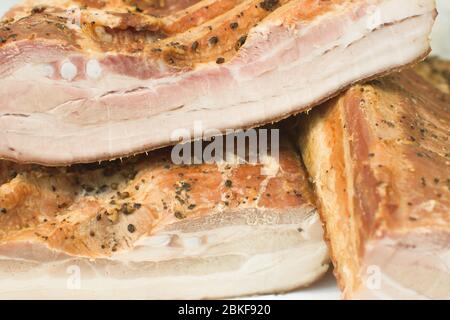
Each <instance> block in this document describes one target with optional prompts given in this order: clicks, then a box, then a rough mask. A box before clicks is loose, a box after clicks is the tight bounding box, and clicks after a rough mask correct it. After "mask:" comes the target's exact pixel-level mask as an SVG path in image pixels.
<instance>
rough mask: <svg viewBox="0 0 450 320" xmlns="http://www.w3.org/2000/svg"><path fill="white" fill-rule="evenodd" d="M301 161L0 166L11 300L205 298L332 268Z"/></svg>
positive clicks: (5, 282)
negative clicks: (65, 166)
mask: <svg viewBox="0 0 450 320" xmlns="http://www.w3.org/2000/svg"><path fill="white" fill-rule="evenodd" d="M328 262H329V261H328V249H327V246H326V244H325V242H324V241H323V233H322V226H321V222H320V220H319V217H318V214H317V212H316V209H315V206H314V204H313V195H312V192H311V190H310V187H309V185H308V181H307V178H306V173H305V170H304V167H303V165H302V163H301V160H300V156H299V154H298V153H297V152H296V151H295V150H294V147H293V146H292V145H287V144H286V145H284V146H282V148H281V151H280V156H279V161H277V160H276V158H272V157H270V156H268V157H267V158H266V160H265V161H263V164H258V165H251V164H236V161H233V160H228V161H227V162H223V163H220V164H202V165H189V166H186V165H184V166H183V165H180V166H177V165H172V164H171V162H170V152H169V151H168V150H166V149H163V150H158V151H155V152H154V153H152V154H151V156H149V157H145V156H141V157H135V158H131V159H128V160H126V161H124V162H123V163H121V162H118V161H116V162H109V163H107V164H103V165H77V166H74V167H70V168H45V167H40V166H37V165H17V164H14V163H12V162H6V161H3V162H0V276H1V278H2V286H1V290H0V298H7V299H12V298H36V297H39V298H57V299H61V298H84V299H87V298H89V299H90V298H93V299H100V298H102V299H105V298H126V299H132V298H134V299H140V298H144V299H197V298H218V297H232V296H233V297H234V296H241V295H250V294H263V293H275V292H285V291H289V290H293V289H296V288H299V287H303V286H306V285H309V284H310V283H312V282H313V281H315V280H316V279H318V278H319V277H321V276H322V275H323V274H324V273H325V272H326V270H327V268H328Z"/></svg>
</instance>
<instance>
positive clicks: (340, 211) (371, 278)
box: [299, 70, 450, 299]
mask: <svg viewBox="0 0 450 320" xmlns="http://www.w3.org/2000/svg"><path fill="white" fill-rule="evenodd" d="M449 107H450V96H449V95H448V94H446V93H444V92H440V91H439V90H437V89H435V88H434V87H433V86H431V85H430V84H429V83H427V82H426V81H424V80H422V79H421V78H420V77H419V76H418V75H417V74H416V73H415V72H413V71H412V70H411V71H405V72H403V73H401V74H396V75H394V76H390V77H386V78H384V79H380V80H376V81H373V82H370V83H368V84H367V85H357V86H354V87H352V88H351V89H350V90H348V91H347V92H346V93H345V94H343V95H342V96H341V97H339V98H337V99H334V100H332V101H331V102H329V103H327V104H326V105H325V106H323V107H321V108H318V109H317V110H313V112H312V113H311V114H310V117H308V118H307V119H306V118H305V119H303V120H302V121H303V122H302V123H301V126H302V127H303V128H304V129H305V130H302V133H301V135H300V139H299V144H300V147H301V148H302V154H303V158H304V161H305V164H306V167H307V169H308V171H309V173H310V175H311V177H312V179H313V181H314V186H315V190H316V194H317V196H318V198H319V200H320V211H321V215H322V219H323V221H324V223H325V226H326V239H327V240H328V241H329V245H330V250H331V253H330V255H331V257H332V260H333V262H334V266H335V274H336V276H337V278H338V281H339V284H340V287H341V288H342V290H343V295H344V297H345V298H350V299H372V298H377V299H378V298H386V299H391V298H395V299H430V298H431V299H450V179H449V178H450V168H449V165H450V141H449V136H450V135H449V133H450V110H449Z"/></svg>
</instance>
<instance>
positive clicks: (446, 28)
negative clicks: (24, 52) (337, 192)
mask: <svg viewBox="0 0 450 320" xmlns="http://www.w3.org/2000/svg"><path fill="white" fill-rule="evenodd" d="M0 1H1V4H0V16H1V15H3V13H4V12H5V11H6V10H8V8H9V7H11V6H12V5H14V4H16V3H19V2H20V0H0ZM437 4H438V10H439V12H440V14H439V17H438V21H437V23H436V26H435V29H434V34H433V54H437V55H440V56H442V57H445V58H447V59H450V0H437ZM339 295H340V294H339V290H338V289H337V286H336V281H335V280H334V278H333V276H332V275H331V272H329V273H328V274H327V275H326V277H325V278H324V279H322V280H320V281H319V282H318V283H316V284H314V285H313V286H312V287H310V288H306V289H303V290H299V291H297V292H293V293H290V294H285V295H277V296H264V297H257V298H258V299H260V298H262V299H339Z"/></svg>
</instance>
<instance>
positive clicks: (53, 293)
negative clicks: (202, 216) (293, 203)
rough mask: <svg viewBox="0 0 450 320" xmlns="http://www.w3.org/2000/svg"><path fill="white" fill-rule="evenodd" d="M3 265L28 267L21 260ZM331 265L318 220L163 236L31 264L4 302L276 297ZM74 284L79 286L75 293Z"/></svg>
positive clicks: (5, 289) (6, 287) (11, 283)
mask: <svg viewBox="0 0 450 320" xmlns="http://www.w3.org/2000/svg"><path fill="white" fill-rule="evenodd" d="M299 228H301V229H302V231H301V232H300V231H299V230H298V229H299ZM304 234H308V236H307V237H304ZM174 239H176V241H174ZM0 260H1V262H2V265H9V266H13V265H14V264H15V263H17V265H21V266H26V265H27V261H26V260H23V259H14V258H11V257H0ZM328 262H329V259H328V250H327V246H326V244H325V242H324V241H323V233H322V229H321V224H320V222H319V219H318V218H317V214H309V215H305V217H304V220H303V221H301V222H299V223H297V224H292V225H277V226H273V225H272V226H266V225H260V226H248V225H240V226H228V227H222V228H215V229H212V230H205V231H201V232H195V233H186V234H183V233H182V232H179V231H178V232H175V231H173V232H166V233H158V234H156V235H153V236H149V237H144V238H142V239H141V240H140V241H139V242H138V243H137V244H136V246H135V248H133V250H130V251H128V252H123V253H118V254H116V255H114V257H113V258H112V259H108V260H105V259H96V260H89V259H83V258H76V257H66V258H65V259H62V260H61V259H58V260H51V261H47V262H42V263H36V261H34V260H33V261H30V263H32V268H31V269H28V270H27V269H26V268H24V267H21V268H14V267H12V269H11V270H13V271H11V270H10V269H8V274H9V276H8V277H5V279H4V280H5V281H4V282H2V288H1V289H0V298H2V297H3V296H8V297H9V298H13V297H36V296H39V297H41V298H44V297H45V298H51V297H58V298H85V299H86V298H91V297H94V296H96V297H99V296H101V297H102V298H120V297H125V298H128V299H129V298H135V299H140V298H145V299H180V298H183V299H198V298H218V297H229V296H239V295H246V294H256V293H258V294H261V293H268V292H271V293H273V292H278V291H287V290H292V289H295V288H298V287H300V286H305V285H309V284H310V283H311V282H313V281H314V280H316V279H317V278H318V277H319V276H320V275H322V274H324V273H325V271H326V270H327V268H328ZM138 263H143V264H138ZM1 272H2V270H0V273H1ZM74 277H78V278H74ZM74 279H75V280H77V281H79V282H78V285H79V287H78V288H75V289H73V285H74V284H75V285H77V282H75V283H74V282H73V280H74ZM124 280H126V281H124ZM71 281H72V282H71ZM193 283H195V285H192V284H193Z"/></svg>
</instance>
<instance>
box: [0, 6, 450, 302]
mask: <svg viewBox="0 0 450 320" xmlns="http://www.w3.org/2000/svg"><path fill="white" fill-rule="evenodd" d="M435 17H436V10H435V7H434V1H432V0H407V1H406V0H363V1H351V0H331V1H315V0H314V1H313V0H182V1H180V0H165V1H160V0H126V1H123V0H109V1H106V0H105V1H103V0H96V1H87V0H35V1H31V0H29V1H24V2H23V3H22V4H19V5H17V6H16V7H14V8H12V9H11V10H10V11H9V12H8V13H7V14H6V16H5V17H4V19H3V21H2V22H1V23H0V158H1V159H3V160H1V162H0V274H1V276H2V283H3V286H2V289H1V290H0V297H2V298H15V297H36V296H39V297H41V298H42V297H47V298H61V297H64V298H121V297H124V298H163V299H174V298H177V299H186V298H218V297H233V296H240V295H251V294H262V293H273V292H284V291H290V290H293V289H296V288H299V287H304V286H307V285H309V284H311V283H312V282H314V281H315V280H317V279H319V278H320V277H321V276H322V275H323V274H324V273H325V272H326V271H327V269H328V267H329V263H330V258H329V257H331V261H332V263H333V265H334V268H335V274H336V276H337V278H338V280H339V285H340V287H341V288H342V290H343V294H344V297H345V298H363V299H364V298H450V296H449V292H450V272H449V269H450V258H449V257H450V215H449V212H450V184H449V183H450V180H449V173H450V172H449V171H450V170H449V161H450V159H449V154H450V142H449V128H450V118H449V106H450V96H449V94H448V93H449V91H448V88H449V86H450V82H449V81H448V70H449V65H448V64H446V63H445V62H441V61H437V60H431V61H430V62H428V63H427V64H423V65H421V66H420V67H419V69H418V71H412V70H407V71H403V72H402V73H396V72H397V71H400V70H403V69H404V68H406V67H408V66H410V65H413V64H414V63H416V62H419V61H421V60H422V59H424V58H425V57H426V56H427V55H428V53H429V52H430V48H429V34H430V32H431V29H432V26H433V22H434V19H435ZM391 72H395V73H394V74H393V75H390V76H387V77H384V78H379V77H380V76H385V75H386V74H388V73H391ZM418 74H421V75H422V76H423V77H425V78H426V79H423V78H422V77H421V76H419V75H418ZM368 80H371V81H369V82H367V83H366V84H356V83H362V81H368ZM347 89H348V90H347ZM346 90H347V91H346ZM339 94H340V95H339ZM320 104H321V105H320ZM313 107H314V108H313ZM311 108H313V110H312V111H311V112H309V113H308V114H301V115H299V116H297V117H296V118H292V117H291V118H290V119H289V120H287V121H284V122H280V123H279V124H278V125H277V126H276V128H280V129H281V136H280V137H281V141H280V142H279V143H275V144H271V146H272V149H271V148H269V149H268V150H265V149H264V144H261V143H260V142H261V141H260V140H258V145H259V148H257V149H256V150H255V152H256V155H257V159H258V160H259V161H258V162H256V163H253V162H250V161H248V158H249V157H251V154H246V153H244V156H242V154H240V153H239V150H235V148H234V146H233V147H231V148H230V147H229V146H228V145H227V147H224V149H223V150H221V151H223V152H221V153H223V155H224V157H223V159H220V161H212V162H211V161H206V162H205V161H203V162H195V161H194V164H186V163H178V162H176V161H174V152H173V150H175V149H176V148H178V147H180V145H177V147H176V148H173V149H172V148H171V147H167V146H171V145H175V144H177V143H178V142H179V139H180V134H179V133H180V132H183V135H182V136H183V137H184V138H185V139H184V141H183V142H189V141H193V140H199V139H204V140H205V143H204V144H203V145H202V143H201V142H198V141H197V142H195V143H193V145H192V146H193V148H194V150H198V148H196V147H199V148H200V150H203V149H205V150H207V149H208V148H211V145H212V144H213V143H214V142H216V141H217V140H219V139H221V137H220V136H221V135H222V134H225V133H229V130H230V129H238V130H241V129H248V128H252V127H256V126H260V125H265V124H268V123H273V122H275V121H280V120H283V119H285V118H288V117H290V116H293V115H297V114H300V113H302V112H303V111H306V110H310V109H311ZM199 123H200V126H199ZM267 129H269V130H273V127H272V126H271V127H265V129H263V130H262V131H266V130H267ZM185 136H187V138H186V137H185ZM229 136H230V135H228V136H227V137H229ZM211 137H216V139H214V140H213V141H214V142H211V139H210V138H211ZM224 139H225V138H224ZM233 139H234V138H233ZM274 140H275V139H274ZM272 142H273V141H272ZM297 142H298V143H297ZM185 146H186V145H185ZM188 146H189V147H190V145H188ZM165 147H166V148H165ZM152 150H154V151H152ZM150 151H151V152H150ZM216 152H217V149H216ZM144 153H145V154H144ZM302 157H303V160H304V162H305V166H304V164H303V162H302ZM322 226H324V227H325V228H324V230H325V232H323V228H322ZM329 253H330V254H329Z"/></svg>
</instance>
